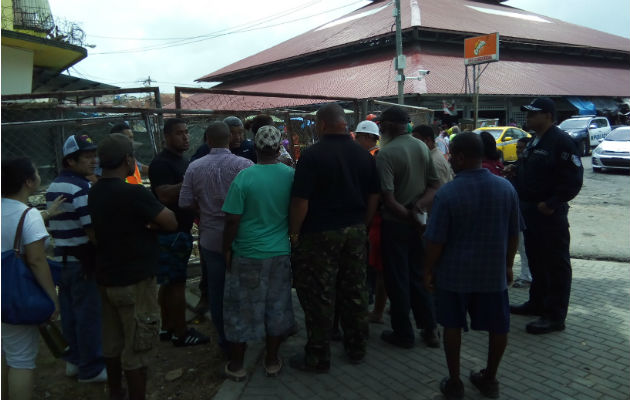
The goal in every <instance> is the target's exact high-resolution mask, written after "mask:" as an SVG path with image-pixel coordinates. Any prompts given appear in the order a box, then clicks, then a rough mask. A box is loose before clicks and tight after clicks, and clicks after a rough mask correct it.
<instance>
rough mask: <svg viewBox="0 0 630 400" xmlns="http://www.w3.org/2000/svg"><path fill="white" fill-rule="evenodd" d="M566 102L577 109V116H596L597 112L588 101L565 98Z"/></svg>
mask: <svg viewBox="0 0 630 400" xmlns="http://www.w3.org/2000/svg"><path fill="white" fill-rule="evenodd" d="M567 100H569V102H570V103H571V104H573V106H574V107H575V108H577V109H578V114H580V115H595V114H597V110H596V109H595V104H593V103H592V102H590V101H588V100H585V99H582V98H579V97H567Z"/></svg>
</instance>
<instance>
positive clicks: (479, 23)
mask: <svg viewBox="0 0 630 400" xmlns="http://www.w3.org/2000/svg"><path fill="white" fill-rule="evenodd" d="M392 8H393V5H392V3H391V2H376V3H373V4H370V5H368V6H365V7H363V8H360V9H359V10H356V11H354V12H352V13H350V14H348V15H346V16H343V17H341V18H339V19H337V20H335V21H333V22H331V23H329V24H327V25H324V26H322V27H319V28H316V29H314V30H311V31H309V32H307V33H304V34H302V35H299V36H297V37H295V38H292V39H289V40H287V41H285V42H283V43H281V44H279V45H277V46H274V47H272V48H270V49H267V50H264V51H262V52H260V53H257V54H255V55H253V56H250V57H247V58H245V59H243V60H240V61H238V62H236V63H233V64H231V65H228V66H226V67H224V68H222V69H220V70H218V71H215V72H213V73H211V74H208V75H205V76H203V77H201V78H199V80H200V81H213V80H219V81H220V80H221V77H222V76H224V75H226V74H229V73H231V72H235V71H241V70H246V69H249V68H252V67H255V66H261V65H265V64H270V63H274V62H277V61H281V60H287V59H293V58H297V57H300V56H303V55H306V54H312V53H317V52H320V51H323V50H326V49H332V48H339V47H343V46H345V45H347V44H350V43H355V42H360V41H364V40H367V39H369V38H373V37H378V36H382V35H388V34H390V33H391V30H392V24H393V22H394V20H393V17H392ZM401 9H402V26H403V29H408V28H411V27H419V28H421V29H422V28H427V29H431V30H443V31H455V32H465V33H475V34H476V33H479V34H483V33H491V32H499V33H500V34H501V37H502V38H504V39H508V38H509V39H511V40H514V39H522V40H523V41H529V42H532V41H540V42H548V43H558V44H567V45H569V46H585V47H593V48H601V49H611V50H620V51H630V40H628V39H626V38H623V37H620V36H615V35H611V34H607V33H604V32H600V31H596V30H593V29H590V28H586V27H583V26H578V25H574V24H570V23H567V22H563V21H560V20H557V19H553V18H548V17H545V16H541V15H537V14H533V13H530V12H527V11H523V10H519V9H516V8H512V7H508V6H505V5H499V4H488V3H482V2H475V1H471V0H402V2H401ZM524 18H525V19H524ZM462 52H463V43H462Z"/></svg>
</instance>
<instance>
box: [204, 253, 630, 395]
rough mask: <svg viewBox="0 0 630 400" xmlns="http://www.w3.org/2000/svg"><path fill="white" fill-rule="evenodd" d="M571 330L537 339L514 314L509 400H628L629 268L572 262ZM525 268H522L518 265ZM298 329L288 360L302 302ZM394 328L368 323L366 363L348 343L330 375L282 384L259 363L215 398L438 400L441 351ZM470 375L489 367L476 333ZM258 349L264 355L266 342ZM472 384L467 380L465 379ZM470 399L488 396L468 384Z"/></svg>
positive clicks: (466, 349) (468, 356)
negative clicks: (401, 337) (407, 344)
mask: <svg viewBox="0 0 630 400" xmlns="http://www.w3.org/2000/svg"><path fill="white" fill-rule="evenodd" d="M573 267H574V279H573V290H572V297H571V308H570V311H569V317H568V319H567V329H566V330H565V331H564V332H562V333H555V334H550V335H545V336H532V335H528V334H526V333H525V332H524V329H525V324H526V323H527V322H529V321H530V320H531V318H530V317H521V316H515V317H513V318H512V323H511V327H512V332H511V333H510V338H509V340H510V343H509V345H508V348H507V350H506V354H505V357H504V359H503V362H502V364H501V368H500V370H499V380H500V382H501V398H503V399H620V400H622V399H628V398H629V397H630V386H629V384H630V381H629V378H630V350H629V345H630V332H629V330H628V326H629V325H630V313H629V312H628V310H630V297H629V295H628V292H629V290H630V279H629V276H628V265H627V264H623V263H615V262H596V261H586V260H574V261H573ZM516 268H517V269H518V267H516ZM526 295H527V292H526V290H524V289H510V299H511V301H514V302H521V301H524V300H525V299H526ZM294 301H295V303H294V304H295V311H296V316H297V320H298V322H299V323H300V325H301V326H300V328H301V329H300V333H299V335H298V336H297V337H294V338H291V339H290V340H288V341H287V342H286V343H285V344H284V345H283V347H282V350H281V354H282V357H283V358H284V359H285V361H288V358H289V357H290V356H291V355H292V354H294V353H296V352H299V351H300V350H301V349H302V346H303V344H304V343H305V330H304V327H303V321H304V318H303V313H302V310H301V308H300V307H299V303H298V302H297V297H295V296H294ZM385 327H387V325H385V326H383V325H375V324H372V325H370V342H369V347H368V355H367V358H366V362H365V363H364V364H361V365H359V366H355V365H351V364H349V363H348V362H347V361H346V360H345V359H344V355H343V348H342V345H341V343H339V342H336V343H334V344H333V346H332V353H333V361H332V368H331V371H330V373H328V374H324V375H311V374H307V373H303V372H299V371H295V370H293V369H291V368H289V367H288V365H287V366H285V368H284V370H283V371H282V373H281V375H280V376H279V377H278V378H267V377H265V375H264V370H263V368H262V365H261V362H260V359H259V360H258V361H257V362H256V363H255V364H254V365H253V367H252V370H251V371H252V374H251V377H250V379H249V381H248V382H246V383H234V382H230V381H226V382H225V383H224V384H223V387H222V389H221V391H219V393H218V394H217V396H215V399H240V400H262V399H440V398H442V396H441V394H440V392H439V388H438V385H439V381H440V380H441V379H442V377H444V376H446V374H447V370H446V362H445V359H444V354H443V351H442V349H439V350H438V349H429V348H427V347H425V346H424V345H423V344H418V345H417V346H416V347H415V348H414V349H412V350H401V349H398V348H394V347H392V346H390V345H388V344H386V343H384V342H382V341H381V340H380V339H379V335H380V333H381V331H382V330H383V329H384V328H385ZM462 342H463V344H462V375H467V374H468V372H469V371H470V370H471V369H479V368H481V367H483V366H484V362H485V361H484V360H485V357H486V343H487V335H486V334H485V333H483V332H473V331H470V332H468V333H466V334H464V335H463V340H462ZM250 349H251V351H250V352H258V354H259V355H262V352H261V351H260V350H261V346H257V347H255V346H253V347H250ZM462 378H464V376H463V377H462ZM464 383H465V386H466V398H467V399H481V398H482V397H481V396H480V395H479V394H478V392H477V391H476V389H475V388H474V387H473V386H472V385H471V384H470V383H469V382H468V381H467V380H464Z"/></svg>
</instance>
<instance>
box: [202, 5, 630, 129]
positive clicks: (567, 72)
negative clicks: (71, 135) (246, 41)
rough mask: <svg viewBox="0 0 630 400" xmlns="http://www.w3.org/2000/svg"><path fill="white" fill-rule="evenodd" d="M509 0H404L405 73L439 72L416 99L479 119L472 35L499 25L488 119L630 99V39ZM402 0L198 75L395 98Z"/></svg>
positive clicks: (485, 89) (413, 83) (413, 91)
mask: <svg viewBox="0 0 630 400" xmlns="http://www.w3.org/2000/svg"><path fill="white" fill-rule="evenodd" d="M501 3H502V2H501V1H490V0H486V1H482V0H477V1H475V0H401V17H402V32H403V52H404V54H405V55H406V57H407V63H406V68H405V75H406V76H407V77H414V76H417V75H418V71H419V70H428V71H430V74H429V75H426V76H424V77H423V78H422V79H421V80H407V81H406V82H405V86H404V92H405V103H406V104H411V105H418V106H424V107H428V108H431V109H434V110H442V104H443V101H446V102H449V103H455V104H456V106H455V109H456V110H457V111H458V117H468V116H470V112H471V110H472V103H471V98H470V94H469V91H468V90H467V86H469V85H467V84H466V68H465V66H464V60H463V50H464V39H465V38H468V37H472V36H478V35H482V34H488V33H492V32H499V34H500V61H499V62H495V63H490V64H486V65H487V68H486V69H485V71H484V72H483V75H482V76H481V79H480V93H481V100H480V115H481V116H482V117H484V116H486V117H498V118H501V119H502V120H503V122H507V121H508V120H509V119H514V120H516V121H517V122H522V121H523V120H524V115H523V114H521V112H520V110H519V109H520V105H522V104H526V103H528V102H529V101H530V100H531V98H532V97H535V96H539V95H546V96H551V97H554V98H555V99H556V101H557V104H558V108H559V111H560V112H561V113H564V115H570V114H572V113H578V112H580V109H579V108H578V107H579V106H576V105H574V104H579V103H580V102H579V101H572V99H576V98H577V99H579V100H587V101H588V100H591V101H592V102H593V103H595V104H596V105H597V108H598V111H602V112H604V111H609V112H612V113H616V112H617V109H618V107H619V106H620V104H621V103H623V101H624V99H627V98H630V39H627V38H623V37H620V36H615V35H611V34H608V33H604V32H600V31H597V30H593V29H590V28H586V27H583V26H578V25H574V24H570V23H567V22H563V21H560V20H557V19H553V18H549V17H546V16H543V15H538V14H534V13H531V12H528V11H523V10H520V9H516V8H513V7H509V6H506V5H503V4H501ZM393 7H394V6H393V2H390V1H373V2H372V3H371V4H369V5H367V6H365V7H362V8H360V9H358V10H356V11H354V12H352V13H349V14H347V15H345V16H343V17H341V18H338V19H336V20H334V21H331V22H330V23H328V24H326V25H323V26H320V27H318V28H316V29H313V30H311V31H309V32H306V33H304V34H302V35H299V36H297V37H294V38H292V39H289V40H287V41H285V42H283V43H280V44H278V45H276V46H274V47H271V48H269V49H267V50H264V51H261V52H259V53H257V54H254V55H252V56H250V57H247V58H244V59H242V60H240V61H237V62H235V63H233V64H231V65H228V66H226V67H224V68H221V69H219V70H218V71H215V72H212V73H209V74H207V75H204V76H202V77H200V78H199V79H198V81H202V82H221V83H220V84H219V85H218V86H216V88H220V89H232V90H241V91H255V92H273V93H290V94H304V95H320V96H331V97H334V96H343V97H354V98H359V99H385V100H394V99H395V97H396V94H397V83H396V82H395V81H394V77H395V75H396V72H395V70H394V62H393V60H394V56H395V38H394V30H393V24H394V19H393V17H392V11H393ZM482 68H483V67H482ZM195 96H196V95H195ZM191 98H194V96H191ZM197 100H200V98H197ZM625 101H627V100H625ZM200 104H201V105H203V102H201V103H199V102H198V103H197V104H196V107H195V108H199V107H200ZM611 122H612V121H611Z"/></svg>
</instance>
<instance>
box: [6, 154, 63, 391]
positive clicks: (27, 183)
mask: <svg viewBox="0 0 630 400" xmlns="http://www.w3.org/2000/svg"><path fill="white" fill-rule="evenodd" d="M40 183H41V178H40V177H39V173H38V172H37V169H36V168H35V166H34V165H33V163H32V162H31V160H29V159H28V158H18V159H12V160H2V252H3V265H2V269H3V271H2V272H3V273H2V279H3V280H4V279H5V276H8V274H6V271H5V268H8V267H9V265H5V263H4V254H5V252H6V251H8V250H12V249H13V246H14V243H16V240H15V239H16V234H18V235H19V234H21V244H20V245H19V247H20V248H19V249H17V250H18V251H19V255H20V256H21V257H22V259H23V260H24V263H25V264H26V266H27V267H28V268H30V270H31V272H32V274H33V277H34V279H35V281H36V282H37V283H38V284H39V286H41V287H42V289H43V290H44V292H45V293H46V294H47V295H48V296H49V297H50V299H51V300H52V302H53V304H54V309H52V308H51V310H52V314H51V315H50V317H49V319H50V320H55V319H57V316H58V314H59V302H58V300H57V293H56V291H55V285H54V283H53V280H52V276H51V274H50V268H49V266H48V262H47V260H46V254H45V251H44V248H45V241H46V238H47V237H48V232H47V231H46V226H45V225H44V220H43V219H42V216H41V214H40V213H39V211H38V210H37V209H34V208H33V209H30V210H28V212H26V213H25V211H26V210H27V209H28V206H27V205H26V202H27V200H28V197H29V196H30V195H32V194H33V193H35V191H36V190H37V188H38V187H39V184H40ZM22 216H24V219H23V225H22V230H21V232H17V231H18V226H19V224H20V220H21V219H22ZM17 242H20V241H19V240H18V241H17ZM6 279H8V278H6ZM4 306H6V305H4ZM4 306H3V316H2V356H3V357H2V364H3V365H2V398H3V399H5V398H6V399H10V400H17V399H20V400H21V399H30V398H31V395H32V392H33V370H34V369H35V359H36V358H37V352H38V350H39V330H38V325H37V324H36V323H34V324H28V325H23V324H14V323H9V322H5V321H7V320H8V317H7V316H6V315H5V314H6V312H5V311H6V310H5V308H4ZM41 322H45V321H41Z"/></svg>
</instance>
